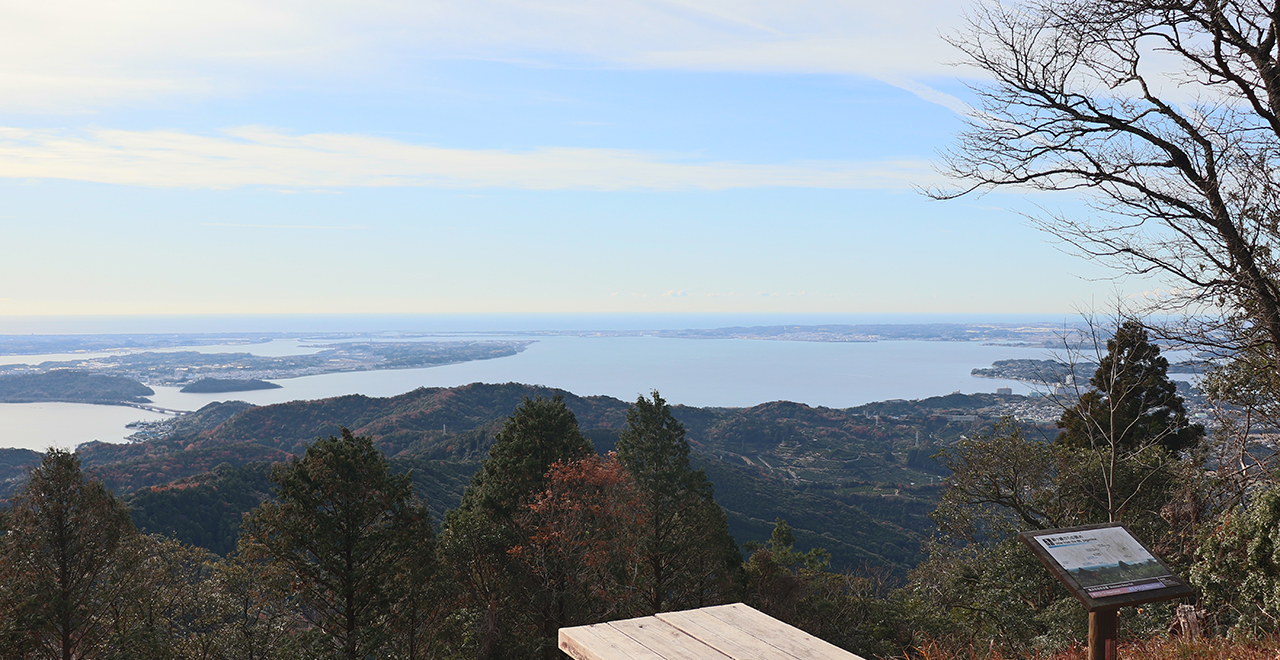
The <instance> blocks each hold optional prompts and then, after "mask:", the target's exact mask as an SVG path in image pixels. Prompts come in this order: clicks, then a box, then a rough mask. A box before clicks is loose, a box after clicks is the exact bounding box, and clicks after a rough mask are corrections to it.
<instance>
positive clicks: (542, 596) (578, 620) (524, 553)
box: [509, 453, 646, 658]
mask: <svg viewBox="0 0 1280 660" xmlns="http://www.w3.org/2000/svg"><path fill="white" fill-rule="evenodd" d="M546 481H547V487H546V488H545V489H544V490H543V491H542V492H540V493H537V494H536V495H534V496H533V497H532V498H530V500H529V502H528V503H527V504H525V505H524V507H523V510H522V511H521V512H520V513H519V514H518V515H517V516H516V519H515V522H516V527H517V529H518V530H519V534H520V536H521V537H522V538H523V539H524V542H522V543H521V544H519V545H517V546H515V547H513V548H511V550H510V551H509V554H510V555H511V556H512V557H513V558H515V559H516V560H517V561H518V562H520V564H522V565H523V566H524V567H525V568H526V569H527V570H528V572H529V576H530V577H531V578H532V579H530V580H529V581H528V582H527V583H526V584H525V585H524V587H525V590H526V592H527V593H526V597H525V598H524V599H523V600H524V601H525V602H527V603H528V604H529V606H530V608H531V609H532V610H534V612H533V614H534V617H533V618H534V620H535V621H536V622H537V624H538V627H539V628H540V630H539V633H540V634H541V636H542V638H543V644H541V647H542V648H541V651H542V653H543V656H544V657H547V658H551V657H554V656H555V655H556V631H557V630H559V629H560V628H561V627H564V626H574V625H583V624H589V623H596V622H599V621H606V620H611V619H618V618H624V617H627V616H633V615H635V614H636V613H637V612H638V608H640V607H642V606H643V591H642V590H641V589H640V588H639V587H638V585H637V584H636V582H637V579H638V576H639V574H640V570H639V569H640V556H639V553H638V550H637V548H638V540H639V539H638V534H637V530H639V529H641V528H642V527H643V526H644V524H645V517H646V516H645V511H644V509H643V506H642V503H641V499H640V496H639V494H638V492H637V490H636V487H635V482H634V481H633V480H632V479H631V475H629V474H628V473H627V471H626V470H625V469H624V468H623V467H622V464H621V463H619V462H618V458H617V456H616V455H615V454H613V453H610V454H609V455H608V456H606V457H604V458H601V457H600V456H597V455H590V456H586V457H584V458H580V459H577V460H574V461H570V462H563V461H557V462H556V463H554V464H553V465H552V466H551V469H550V470H548V471H547V475H546Z"/></svg>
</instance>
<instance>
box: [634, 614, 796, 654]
mask: <svg viewBox="0 0 1280 660" xmlns="http://www.w3.org/2000/svg"><path fill="white" fill-rule="evenodd" d="M658 619H659V620H661V621H662V622H664V623H667V624H670V625H671V626H673V627H675V628H678V629H679V630H680V631H681V632H683V633H685V634H687V635H689V636H690V637H693V638H695V639H697V640H699V641H701V642H702V643H704V644H706V645H707V646H710V647H713V648H715V649H716V650H718V651H720V652H721V653H723V654H725V655H727V656H729V657H730V658H732V659H733V660H797V659H796V657H795V656H794V655H791V654H790V653H787V652H785V651H782V650H781V649H778V648H777V647H775V646H772V645H770V644H768V643H766V642H763V641H761V640H759V639H756V638H755V637H752V636H751V635H748V634H746V633H744V632H743V631H741V630H739V629H737V628H735V627H733V626H731V625H729V624H727V623H725V622H724V621H721V620H720V619H717V618H715V617H714V616H711V614H709V613H707V612H705V611H703V610H686V611H683V612H664V613H662V614H659V615H658Z"/></svg>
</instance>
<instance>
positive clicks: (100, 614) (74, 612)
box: [0, 449, 137, 660]
mask: <svg viewBox="0 0 1280 660" xmlns="http://www.w3.org/2000/svg"><path fill="white" fill-rule="evenodd" d="M6 522H7V527H8V533H7V534H5V535H4V536H2V537H0V583H3V587H0V635H2V637H3V638H2V639H0V655H3V656H4V657H25V654H26V653H27V652H34V653H36V654H37V655H39V656H41V657H48V658H62V659H63V660H71V658H82V657H96V655H97V654H99V653H101V652H102V651H103V650H104V649H105V648H106V646H107V645H109V644H110V634H111V632H112V628H113V627H114V626H113V625H112V623H111V617H112V610H113V608H114V606H115V605H117V603H116V602H115V600H116V599H117V597H118V596H119V593H118V587H119V586H120V585H119V581H118V580H113V579H112V578H113V576H112V572H113V570H114V569H115V568H116V564H117V563H118V562H119V561H120V559H121V557H120V552H119V551H120V548H121V546H122V544H124V543H125V542H126V540H127V539H129V538H131V537H132V536H135V535H136V534H137V530H136V529H135V528H134V526H133V522H132V521H131V520H130V519H129V512H128V509H127V508H126V507H125V506H124V504H122V503H121V502H120V500H118V499H116V497H115V496H113V495H112V494H111V493H110V492H108V491H107V489H106V487H104V486H103V485H102V482H100V481H97V480H90V479H87V478H86V477H85V475H84V473H83V472H82V471H81V469H80V459H79V458H78V457H77V456H76V455H75V454H73V453H70V452H65V451H62V450H59V449H50V450H49V451H48V452H47V453H45V455H44V459H43V460H42V461H41V463H40V465H39V466H38V467H36V468H35V469H33V470H32V471H31V475H30V478H29V479H28V481H27V485H26V487H25V488H24V489H23V490H22V491H21V492H20V493H19V494H18V495H17V496H16V497H15V498H14V503H13V509H12V511H11V512H10V514H9V515H8V516H7V521H6Z"/></svg>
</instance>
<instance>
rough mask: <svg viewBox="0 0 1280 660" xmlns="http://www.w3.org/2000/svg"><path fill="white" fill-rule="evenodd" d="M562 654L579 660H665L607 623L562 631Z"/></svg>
mask: <svg viewBox="0 0 1280 660" xmlns="http://www.w3.org/2000/svg"><path fill="white" fill-rule="evenodd" d="M560 650H561V651H564V652H565V653H568V654H569V656H570V657H573V658H577V660H620V659H622V658H626V660H665V658H663V657H662V656H661V655H659V654H658V653H657V652H656V651H653V650H651V649H649V648H648V647H646V646H645V645H643V644H641V643H640V642H637V641H636V640H634V639H631V638H630V637H628V636H626V635H624V634H623V633H621V632H619V631H617V630H614V629H613V628H611V627H610V626H609V624H607V623H600V624H596V625H594V626H578V627H576V628H561V629H560Z"/></svg>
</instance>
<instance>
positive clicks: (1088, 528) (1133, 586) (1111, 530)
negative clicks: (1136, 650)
mask: <svg viewBox="0 0 1280 660" xmlns="http://www.w3.org/2000/svg"><path fill="white" fill-rule="evenodd" d="M1018 538H1019V539H1020V540H1021V541H1022V543H1023V544H1025V545H1026V546H1027V547H1028V548H1030V549H1031V552H1033V553H1035V555H1036V557H1037V558H1038V559H1039V560H1040V562H1041V563H1043V564H1044V565H1045V568H1048V569H1049V572H1050V573H1053V575H1054V577H1056V578H1058V581H1060V582H1062V584H1063V585H1064V586H1066V588H1067V590H1068V591H1070V592H1071V594H1072V595H1073V596H1075V597H1076V598H1077V599H1078V600H1079V601H1080V603H1081V604H1083V605H1084V608H1085V610H1086V611H1088V612H1089V660H1116V651H1115V649H1116V633H1117V631H1118V628H1119V625H1118V624H1119V621H1118V617H1117V614H1118V613H1119V610H1120V608H1121V607H1129V606H1132V605H1141V604H1143V603H1154V602H1156V601H1161V600H1172V599H1174V598H1186V597H1188V596H1190V595H1192V594H1193V593H1194V592H1193V591H1192V590H1191V587H1188V586H1187V585H1186V583H1184V582H1183V581H1182V580H1181V579H1179V578H1178V577H1177V576H1175V575H1174V574H1173V571H1170V570H1169V568H1168V567H1167V566H1165V565H1164V562H1162V561H1160V559H1159V558H1157V557H1156V556H1155V555H1154V554H1152V553H1151V551H1150V550H1148V549H1147V548H1146V546H1144V545H1142V543H1141V542H1139V541H1138V540H1137V539H1135V538H1133V534H1131V533H1130V532H1129V530H1128V528H1126V527H1125V526H1124V525H1123V524H1120V523H1103V524H1101V525H1085V526H1083V527H1069V528H1066V529H1048V530H1040V531H1034V532H1022V533H1020V534H1018Z"/></svg>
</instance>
